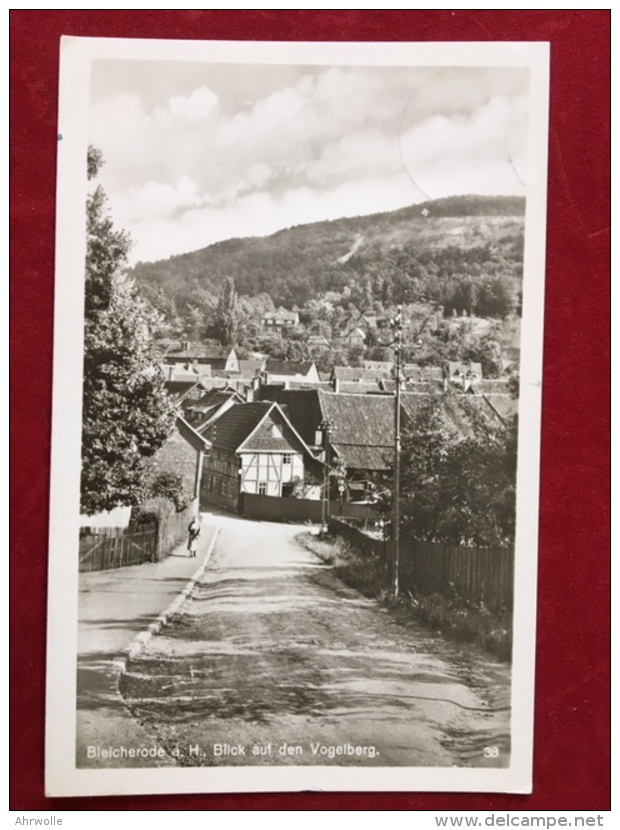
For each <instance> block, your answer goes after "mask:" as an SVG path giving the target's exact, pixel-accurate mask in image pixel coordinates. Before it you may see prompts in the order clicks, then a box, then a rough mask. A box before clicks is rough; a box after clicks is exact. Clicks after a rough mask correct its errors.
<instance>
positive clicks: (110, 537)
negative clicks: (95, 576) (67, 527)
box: [79, 526, 157, 571]
mask: <svg viewBox="0 0 620 830" xmlns="http://www.w3.org/2000/svg"><path fill="white" fill-rule="evenodd" d="M83 530H88V531H90V532H88V533H86V534H84V533H82V535H80V554H79V555H80V571H107V570H109V569H111V568H122V567H124V566H125V565H141V564H142V563H143V562H154V561H155V560H156V559H157V527H155V526H152V527H149V528H148V529H147V530H138V531H134V532H128V531H127V530H126V529H125V528H122V527H106V528H83ZM93 531H99V532H93Z"/></svg>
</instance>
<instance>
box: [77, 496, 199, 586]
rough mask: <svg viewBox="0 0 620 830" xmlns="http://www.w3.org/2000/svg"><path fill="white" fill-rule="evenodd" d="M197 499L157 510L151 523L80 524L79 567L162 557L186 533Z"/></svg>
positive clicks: (106, 566)
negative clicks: (182, 507)
mask: <svg viewBox="0 0 620 830" xmlns="http://www.w3.org/2000/svg"><path fill="white" fill-rule="evenodd" d="M196 510H197V502H196V500H194V501H192V502H191V503H190V504H189V505H188V506H187V507H186V508H185V510H181V511H179V512H178V513H177V512H170V513H164V514H161V515H160V516H159V518H158V520H157V521H154V522H153V523H152V524H148V525H144V526H138V527H137V528H125V527H82V528H80V547H79V561H80V571H107V570H109V569H111V568H123V567H125V566H126V565H141V564H142V563H143V562H157V561H158V560H160V559H164V558H165V557H166V556H168V554H169V553H170V552H171V551H172V550H174V548H175V547H176V546H177V545H178V544H179V543H180V542H181V541H183V540H184V539H185V538H186V536H187V527H188V525H189V523H190V521H191V520H192V518H193V517H194V516H195V515H196Z"/></svg>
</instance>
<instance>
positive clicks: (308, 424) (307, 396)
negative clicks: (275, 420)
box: [261, 387, 322, 446]
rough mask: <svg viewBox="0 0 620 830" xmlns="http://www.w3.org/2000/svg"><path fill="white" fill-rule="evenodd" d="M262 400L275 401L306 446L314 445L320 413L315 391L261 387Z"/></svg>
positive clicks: (317, 394) (317, 393)
mask: <svg viewBox="0 0 620 830" xmlns="http://www.w3.org/2000/svg"><path fill="white" fill-rule="evenodd" d="M261 395H262V396H263V399H267V398H266V396H267V395H268V396H269V397H268V400H271V401H277V402H278V403H279V404H280V406H281V407H282V409H283V410H284V411H285V412H286V414H287V417H288V418H289V420H290V421H291V423H292V424H293V426H294V427H295V429H296V430H297V432H298V433H299V434H300V435H301V437H302V438H303V440H304V441H305V442H306V444H309V445H310V446H312V445H314V441H315V432H316V429H317V427H318V425H319V424H320V423H321V419H322V412H321V404H320V401H319V392H318V390H317V389H282V388H275V387H263V388H262V389H261Z"/></svg>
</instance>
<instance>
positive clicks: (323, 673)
mask: <svg viewBox="0 0 620 830" xmlns="http://www.w3.org/2000/svg"><path fill="white" fill-rule="evenodd" d="M301 530H302V528H300V527H299V526H291V525H283V524H275V523H268V522H252V521H247V520H243V519H239V518H234V517H221V532H220V536H219V539H218V542H217V545H216V548H215V551H214V554H213V558H212V561H211V564H210V567H209V568H208V569H207V572H206V574H205V577H204V579H203V581H202V582H201V583H200V584H199V585H198V586H197V588H196V590H195V592H194V595H193V598H192V599H191V600H190V601H189V602H188V603H187V605H186V606H185V607H184V613H183V614H182V615H181V616H180V617H178V618H177V619H176V620H175V622H174V623H173V624H172V625H171V626H170V627H168V628H166V629H165V630H164V631H163V632H162V633H161V634H160V635H159V636H158V637H155V638H154V639H153V640H152V641H151V643H150V644H149V648H148V650H147V652H146V653H145V655H144V656H143V657H142V658H141V659H139V660H138V661H135V662H133V663H132V664H131V667H130V671H129V672H128V674H126V675H125V677H124V678H123V681H122V685H121V691H122V693H123V696H124V698H125V701H126V702H127V704H128V706H129V707H130V710H131V712H132V714H133V715H134V717H135V718H137V719H138V720H139V722H140V723H141V724H142V726H143V727H144V728H145V729H146V730H147V731H148V732H149V733H150V734H151V736H152V737H153V738H154V739H155V740H157V741H158V743H159V744H160V745H162V746H163V747H164V748H165V749H166V751H167V753H168V754H169V756H170V759H171V763H176V764H180V765H191V766H194V765H209V766H210V765H226V766H230V765H239V764H245V765H251V764H261V765H269V764H273V765H278V764H298V765H302V764H304V765H309V764H320V765H326V764H327V765H329V764H335V765H341V764H346V765H348V766H352V765H364V766H366V765H368V766H371V765H378V766H401V765H403V766H439V767H445V766H453V765H458V766H475V767H500V766H506V765H507V763H508V760H509V755H508V753H509V728H510V712H509V708H508V707H509V683H510V674H509V668H508V667H507V666H506V665H503V664H500V663H496V662H494V661H493V660H492V659H491V658H486V657H484V656H482V655H481V654H480V653H479V652H477V651H475V650H473V649H470V648H469V647H468V646H463V645H455V644H450V643H448V642H447V641H446V640H445V639H444V638H443V637H442V636H440V635H438V634H435V633H434V632H429V630H428V629H425V628H424V627H423V626H421V625H418V624H417V623H416V622H415V621H413V620H411V619H409V618H404V615H401V616H398V615H394V613H393V612H391V611H390V612H388V611H387V610H385V609H384V608H382V607H381V606H380V605H379V604H378V603H376V602H375V601H373V600H369V599H366V598H365V597H363V596H362V595H361V594H359V593H358V592H356V591H355V590H353V589H351V588H349V587H347V586H345V585H344V584H342V583H341V582H340V581H339V580H338V579H337V578H336V577H335V576H334V575H333V573H332V571H331V569H330V568H329V567H327V566H325V565H324V564H322V563H321V562H320V560H319V559H318V558H317V557H316V556H315V555H314V554H312V553H310V552H309V551H307V550H306V549H305V548H303V547H302V546H301V545H300V544H299V542H297V541H296V539H295V537H296V536H297V535H298V534H299V533H300V531H301Z"/></svg>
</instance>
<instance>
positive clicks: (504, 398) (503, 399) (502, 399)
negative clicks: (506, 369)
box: [482, 394, 519, 423]
mask: <svg viewBox="0 0 620 830" xmlns="http://www.w3.org/2000/svg"><path fill="white" fill-rule="evenodd" d="M482 397H483V399H484V400H485V401H486V402H487V404H488V405H489V406H490V407H491V408H492V409H493V411H494V412H495V413H497V415H499V417H500V418H501V419H502V421H504V423H505V422H506V421H507V420H509V419H510V418H512V416H513V415H516V414H517V410H518V408H519V402H518V401H517V400H515V398H513V397H512V395H501V394H490V395H483V396H482Z"/></svg>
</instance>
